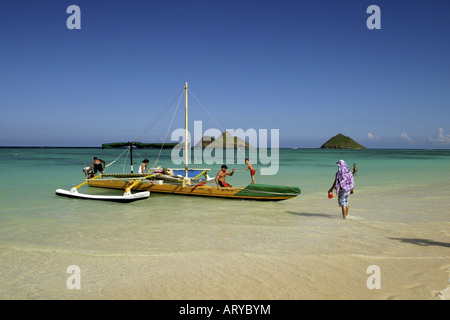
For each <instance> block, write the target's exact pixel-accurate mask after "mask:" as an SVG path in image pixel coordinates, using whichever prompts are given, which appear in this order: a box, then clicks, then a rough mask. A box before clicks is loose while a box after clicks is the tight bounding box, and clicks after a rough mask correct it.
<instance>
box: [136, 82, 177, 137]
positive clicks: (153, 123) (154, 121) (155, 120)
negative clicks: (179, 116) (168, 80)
mask: <svg viewBox="0 0 450 320" xmlns="http://www.w3.org/2000/svg"><path fill="white" fill-rule="evenodd" d="M183 90H184V88H183ZM183 90H182V91H181V94H183ZM177 97H178V94H177V95H176V96H175V97H174V98H173V99H172V101H171V102H170V104H169V105H168V106H167V107H166V108H165V109H163V110H162V111H160V113H159V114H158V115H157V116H156V117H154V118H153V122H152V123H151V124H150V127H149V128H147V130H145V132H144V133H143V134H142V135H141V136H139V137H138V138H136V139H135V140H134V141H133V142H136V141H138V140H140V139H141V138H142V137H143V136H145V135H146V134H147V132H149V131H150V129H151V128H153V126H154V125H155V124H156V122H158V120H159V119H161V117H162V116H163V115H164V114H165V113H166V112H167V110H169V109H170V107H171V106H172V105H173V103H174V102H175V101H176V99H177Z"/></svg>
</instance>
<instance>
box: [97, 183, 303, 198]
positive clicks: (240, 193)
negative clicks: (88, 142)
mask: <svg viewBox="0 0 450 320" xmlns="http://www.w3.org/2000/svg"><path fill="white" fill-rule="evenodd" d="M131 184H132V182H131V181H126V180H120V179H117V180H116V179H96V180H90V181H88V185H89V186H90V187H99V188H111V189H121V190H125V189H126V188H127V187H128V186H130V185H131ZM132 190H134V191H150V192H154V193H167V194H178V195H188V196H203V197H216V198H228V199H248V200H266V201H267V200H268V201H280V200H287V199H291V198H294V197H296V196H298V195H299V194H300V189H299V188H297V187H280V186H271V185H256V184H255V185H249V186H247V187H246V188H236V187H230V188H220V189H218V188H217V187H212V186H182V185H176V184H151V183H150V182H147V181H141V182H139V183H138V184H137V185H135V186H134V187H133V188H132Z"/></svg>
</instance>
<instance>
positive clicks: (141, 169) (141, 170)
mask: <svg viewBox="0 0 450 320" xmlns="http://www.w3.org/2000/svg"><path fill="white" fill-rule="evenodd" d="M149 163H150V161H149V160H148V159H144V160H142V163H141V165H140V166H139V171H138V172H139V173H146V172H147V173H148V174H150V171H148V168H147V166H148V164H149Z"/></svg>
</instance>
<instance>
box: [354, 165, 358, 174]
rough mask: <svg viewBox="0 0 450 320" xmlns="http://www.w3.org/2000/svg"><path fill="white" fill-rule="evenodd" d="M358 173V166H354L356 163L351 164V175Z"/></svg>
mask: <svg viewBox="0 0 450 320" xmlns="http://www.w3.org/2000/svg"><path fill="white" fill-rule="evenodd" d="M355 174H358V168H357V167H356V163H354V164H353V175H355Z"/></svg>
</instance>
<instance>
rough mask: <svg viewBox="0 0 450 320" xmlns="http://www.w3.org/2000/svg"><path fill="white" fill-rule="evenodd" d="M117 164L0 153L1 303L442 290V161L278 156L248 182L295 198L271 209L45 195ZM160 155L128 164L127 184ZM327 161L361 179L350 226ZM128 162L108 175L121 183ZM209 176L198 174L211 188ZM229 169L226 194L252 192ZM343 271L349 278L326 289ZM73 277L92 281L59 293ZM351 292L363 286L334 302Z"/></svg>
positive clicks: (83, 156)
mask: <svg viewBox="0 0 450 320" xmlns="http://www.w3.org/2000/svg"><path fill="white" fill-rule="evenodd" d="M121 152H122V150H117V149H108V150H102V149H93V148H84V149H83V148H2V149H0V173H1V176H2V184H1V186H0V199H1V208H0V252H1V262H0V273H1V275H2V278H1V280H0V281H1V283H0V284H1V285H0V298H3V299H47V298H89V299H91V298H92V299H97V298H125V299H127V298H150V299H153V298H155V299H173V298H175V299H178V298H182V299H189V298H200V299H215V298H219V299H222V298H225V299H227V298H232V299H247V298H263V299H278V298H281V299H304V298H306V299H308V298H319V299H320V298H324V299H327V298H345V299H347V298H349V299H351V298H367V299H371V298H375V299H388V298H396V297H397V298H405V297H406V298H433V297H435V294H436V292H437V291H439V290H442V289H444V288H445V286H446V285H447V282H448V268H449V259H448V257H449V249H450V234H449V221H450V219H449V218H450V202H449V201H448V199H449V196H450V192H449V191H448V187H449V183H448V181H449V179H450V161H449V160H450V150H320V149H295V150H294V149H281V150H280V151H279V171H278V173H277V175H275V176H262V175H260V174H257V175H256V182H257V183H267V184H282V185H291V186H297V187H299V188H300V189H301V190H302V194H301V195H300V196H299V197H297V198H295V199H291V200H287V201H282V202H269V203H268V202H255V201H241V200H224V199H207V198H197V197H185V196H173V195H163V194H152V195H151V196H150V198H149V199H147V200H143V201H138V202H134V203H131V204H118V203H105V202H97V201H87V200H78V199H68V198H63V197H58V196H56V195H55V190H56V189H58V188H63V189H67V190H69V189H70V188H71V187H73V186H75V185H77V184H79V183H80V182H82V179H83V178H84V177H83V173H82V168H83V167H84V166H89V165H90V163H91V161H92V158H93V157H94V156H97V157H99V158H102V159H104V160H105V161H106V162H107V163H109V162H111V161H113V160H115V159H116V157H117V156H118V155H119V154H120V153H121ZM170 152H171V151H170V150H163V151H162V154H161V156H160V161H159V164H160V165H163V166H169V167H170V166H172V165H171V162H170ZM254 152H257V151H254ZM158 154H159V150H156V149H146V150H137V153H135V171H136V170H137V165H138V164H139V163H140V160H141V159H142V158H144V157H145V158H148V159H150V163H151V164H152V163H153V161H154V160H155V159H156V158H157V157H158ZM339 159H344V160H346V161H347V163H348V164H349V165H351V164H353V163H356V164H357V166H358V171H359V174H358V175H357V176H355V194H354V195H353V196H352V197H351V199H350V208H351V209H350V216H351V218H352V219H350V220H349V221H345V220H342V217H341V214H340V210H339V208H338V206H337V204H336V201H335V200H336V199H332V200H329V199H328V198H327V190H328V189H329V188H330V186H331V185H332V183H333V179H334V174H335V172H336V169H337V166H336V164H335V163H336V161H337V160H339ZM128 161H129V159H125V158H120V159H119V160H117V162H116V163H115V164H114V165H112V166H111V167H109V168H108V170H107V172H128V170H129V163H128ZM220 165H221V164H214V165H205V164H199V165H197V167H206V168H211V169H212V170H211V176H214V175H215V173H216V172H217V170H218V168H219V167H220ZM255 166H256V167H257V168H261V167H263V165H260V164H256V165H255ZM229 167H230V169H231V168H232V167H235V168H236V174H235V175H234V176H233V177H228V178H227V181H228V182H229V183H230V184H232V185H233V186H245V185H247V184H248V183H250V175H249V173H248V171H246V172H244V173H242V172H241V171H240V170H242V169H243V168H244V167H245V166H244V165H242V164H232V163H230V164H229ZM80 191H82V192H87V193H102V194H105V193H106V194H120V193H121V192H120V191H117V190H103V189H97V188H89V187H83V188H82V189H81V190H80ZM342 239H348V241H345V242H344V243H342V242H341V241H342ZM350 261H351V262H352V268H354V266H358V267H359V269H357V270H359V271H357V270H356V269H355V270H353V272H348V273H345V274H346V276H345V277H344V278H341V277H334V278H333V277H331V278H332V279H331V280H330V279H329V278H327V277H326V275H330V274H333V272H336V274H339V275H341V274H342V272H341V271H339V269H340V268H341V266H345V265H346V263H350ZM374 261H375V262H376V263H380V264H384V265H385V268H387V269H388V270H389V271H386V278H387V279H389V278H390V279H392V283H391V284H390V285H389V286H386V287H385V290H384V291H383V290H380V291H379V292H377V293H376V294H374V293H373V291H370V290H368V289H367V288H366V287H365V280H364V279H365V277H366V274H365V273H364V270H365V269H361V268H365V267H366V265H368V264H369V263H374ZM219 262H220V264H219ZM411 263H412V264H413V265H414V266H416V269H414V268H409V267H408V266H410V265H411ZM71 264H76V265H80V267H81V268H82V270H87V271H91V274H90V276H88V275H86V276H85V278H84V280H83V281H84V282H83V284H84V287H83V288H84V290H83V289H82V290H80V291H79V292H76V293H74V291H73V290H68V289H67V288H66V287H65V279H66V278H67V275H66V272H65V270H66V268H67V266H69V265H71ZM148 268H150V269H151V270H152V271H151V272H150V271H149V270H148ZM408 268H409V269H408ZM360 269H361V270H363V271H361V270H360ZM333 270H334V271H333ZM405 270H409V271H405ZM85 274H89V273H88V272H87V273H85ZM244 275H245V278H242V277H244ZM324 275H325V277H324ZM360 278H361V279H360ZM186 279H190V280H192V281H195V283H196V285H195V286H192V282H186V281H187V280H186ZM205 279H207V281H206V280H205ZM307 279H309V280H307ZM355 279H360V280H361V281H360V282H361V283H362V285H360V286H359V287H351V286H350V287H348V288H347V287H346V290H343V289H342V287H341V286H342V285H343V283H348V282H351V281H354V280H355ZM394 279H395V280H394ZM358 281H359V280H358ZM189 283H190V284H189ZM358 283H359V282H358ZM325 288H326V290H325Z"/></svg>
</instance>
